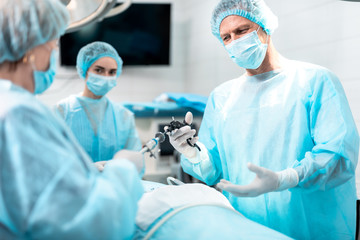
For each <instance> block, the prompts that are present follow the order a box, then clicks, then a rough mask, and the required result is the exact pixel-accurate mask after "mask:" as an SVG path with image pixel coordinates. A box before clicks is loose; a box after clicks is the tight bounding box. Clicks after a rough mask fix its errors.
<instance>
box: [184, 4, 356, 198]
mask: <svg viewBox="0 0 360 240" xmlns="http://www.w3.org/2000/svg"><path fill="white" fill-rule="evenodd" d="M217 2H218V0H196V1H194V0H183V8H184V12H186V14H187V17H188V21H189V22H190V24H189V28H188V29H187V34H188V38H186V40H187V44H186V49H185V51H186V53H185V55H186V59H187V61H186V66H185V79H184V84H185V87H186V90H187V91H190V92H193V93H198V94H204V95H208V94H209V93H210V91H211V90H212V89H213V88H214V87H215V86H217V85H218V84H220V83H222V82H224V81H226V80H230V79H232V78H236V77H238V76H239V75H241V74H242V73H243V71H242V70H241V69H240V68H239V67H237V66H236V65H235V63H233V62H232V61H231V60H230V59H229V57H228V56H227V53H226V51H225V50H224V48H223V46H222V45H221V44H220V43H219V41H218V40H217V39H215V37H213V36H212V35H211V31H210V23H209V21H210V18H211V11H212V9H213V7H214V6H215V5H216V3H217ZM266 3H267V4H268V5H269V6H270V8H271V9H272V10H273V12H274V13H275V14H276V15H277V16H278V18H279V28H278V29H277V30H276V31H275V33H274V34H273V41H274V45H275V47H276V48H277V49H278V51H279V52H280V53H281V54H282V55H283V56H285V57H287V58H289V59H296V60H302V61H306V62H311V63H315V64H318V65H322V66H325V67H327V68H329V69H331V70H332V71H333V72H335V73H336V75H337V76H338V77H339V78H340V80H341V82H342V85H343V87H344V89H345V92H346V94H347V98H348V101H349V104H350V107H351V110H352V113H353V116H354V119H355V121H356V124H357V128H358V129H360V60H359V58H360V14H359V12H360V3H354V2H344V1H337V0H316V1H314V0H302V1H299V0H266ZM357 186H358V197H359V198H360V191H359V190H360V167H359V166H358V168H357Z"/></svg>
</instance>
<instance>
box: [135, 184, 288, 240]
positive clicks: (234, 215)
mask: <svg viewBox="0 0 360 240" xmlns="http://www.w3.org/2000/svg"><path fill="white" fill-rule="evenodd" d="M143 186H144V189H145V192H146V193H145V194H144V195H143V197H142V198H141V199H140V201H139V202H138V207H139V209H138V213H137V217H136V233H135V236H134V239H291V238H289V237H287V236H285V235H283V234H281V233H279V232H276V231H274V230H272V229H270V228H267V227H265V226H262V225H260V224H258V223H255V222H253V221H251V220H249V219H247V218H245V217H244V216H243V215H241V214H240V213H239V212H237V211H235V210H234V209H233V207H232V206H231V204H230V202H229V201H228V200H227V198H226V197H225V196H224V195H222V194H221V193H220V192H218V191H217V190H215V189H214V188H211V187H208V186H206V185H204V184H197V183H195V184H183V185H178V186H171V185H164V184H160V183H154V182H147V181H143Z"/></svg>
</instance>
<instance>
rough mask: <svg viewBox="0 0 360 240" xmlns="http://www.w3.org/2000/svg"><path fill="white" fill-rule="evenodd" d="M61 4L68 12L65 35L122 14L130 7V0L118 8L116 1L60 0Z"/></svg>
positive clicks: (126, 0)
mask: <svg viewBox="0 0 360 240" xmlns="http://www.w3.org/2000/svg"><path fill="white" fill-rule="evenodd" d="M61 2H63V3H64V4H65V5H66V8H67V9H68V10H69V12H70V25H69V27H68V28H67V30H66V33H70V32H74V31H77V30H79V29H80V28H82V27H84V26H86V25H88V24H90V23H93V22H96V21H101V20H103V19H104V18H108V17H112V16H115V15H117V14H120V13H122V12H124V11H125V10H126V9H128V8H129V7H130V5H131V3H132V0H125V1H124V2H123V3H122V4H120V5H118V6H115V5H116V4H117V2H118V0H61Z"/></svg>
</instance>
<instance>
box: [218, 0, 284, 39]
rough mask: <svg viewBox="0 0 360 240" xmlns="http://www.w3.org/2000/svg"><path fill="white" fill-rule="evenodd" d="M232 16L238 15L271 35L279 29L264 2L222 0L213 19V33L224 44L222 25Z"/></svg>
mask: <svg viewBox="0 0 360 240" xmlns="http://www.w3.org/2000/svg"><path fill="white" fill-rule="evenodd" d="M230 15H238V16H241V17H244V18H247V19H249V20H250V21H252V22H254V23H256V24H258V25H259V26H260V27H262V29H263V30H264V31H265V32H266V33H267V34H268V35H271V34H272V33H273V32H274V30H275V29H276V28H277V27H278V19H277V17H276V16H275V15H274V13H273V12H272V11H271V10H270V8H269V7H268V6H267V5H266V4H265V2H264V1H263V0H221V1H220V2H219V3H218V5H217V6H216V7H215V9H214V11H213V14H212V19H211V31H212V33H213V34H214V35H215V36H216V37H217V38H218V39H219V40H220V41H221V42H222V39H221V37H220V24H221V22H222V21H223V20H224V19H225V18H226V17H227V16H230Z"/></svg>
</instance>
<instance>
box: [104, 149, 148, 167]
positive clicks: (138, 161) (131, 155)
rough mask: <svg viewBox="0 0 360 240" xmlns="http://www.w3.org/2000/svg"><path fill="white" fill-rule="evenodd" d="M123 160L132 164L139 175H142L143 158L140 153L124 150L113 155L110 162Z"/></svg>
mask: <svg viewBox="0 0 360 240" xmlns="http://www.w3.org/2000/svg"><path fill="white" fill-rule="evenodd" d="M124 158H125V159H127V160H129V161H130V162H132V163H134V164H135V166H136V169H137V170H138V172H139V173H142V172H143V171H144V157H143V155H142V154H141V153H140V152H137V151H130V150H125V149H124V150H120V151H118V152H117V153H115V155H114V157H113V160H111V161H115V160H117V159H124Z"/></svg>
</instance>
